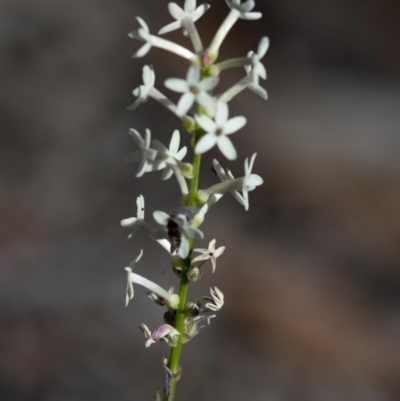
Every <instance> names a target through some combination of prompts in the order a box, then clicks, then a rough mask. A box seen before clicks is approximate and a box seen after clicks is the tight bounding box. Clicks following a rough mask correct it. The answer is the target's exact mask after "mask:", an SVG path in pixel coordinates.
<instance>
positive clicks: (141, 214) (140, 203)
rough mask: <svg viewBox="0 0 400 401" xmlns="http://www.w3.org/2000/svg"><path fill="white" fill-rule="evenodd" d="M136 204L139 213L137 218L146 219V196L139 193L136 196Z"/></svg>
mask: <svg viewBox="0 0 400 401" xmlns="http://www.w3.org/2000/svg"><path fill="white" fill-rule="evenodd" d="M136 206H137V213H136V216H137V218H138V219H144V197H143V195H139V196H138V197H137V198H136Z"/></svg>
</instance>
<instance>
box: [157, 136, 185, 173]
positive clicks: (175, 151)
mask: <svg viewBox="0 0 400 401" xmlns="http://www.w3.org/2000/svg"><path fill="white" fill-rule="evenodd" d="M180 141H181V136H180V134H179V131H178V130H177V129H176V130H175V131H174V132H173V134H172V137H171V142H170V143H169V149H167V148H166V147H165V146H164V145H163V144H162V143H161V142H160V141H158V140H157V139H154V140H153V141H152V143H151V144H152V146H153V148H155V149H156V150H158V151H160V152H163V153H165V154H166V155H168V156H169V157H170V158H173V159H175V160H178V161H181V160H182V159H183V158H184V157H185V156H186V152H187V148H186V146H184V147H183V148H182V149H181V150H179V144H180ZM163 166H164V167H163V172H162V175H161V179H163V180H168V178H170V177H171V175H172V174H173V170H172V168H171V165H170V163H168V161H167V162H166V163H165V164H164V165H163Z"/></svg>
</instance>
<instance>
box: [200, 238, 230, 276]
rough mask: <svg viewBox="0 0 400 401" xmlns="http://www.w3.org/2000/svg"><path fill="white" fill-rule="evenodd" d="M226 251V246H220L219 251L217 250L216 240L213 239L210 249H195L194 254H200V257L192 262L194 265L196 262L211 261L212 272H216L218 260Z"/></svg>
mask: <svg viewBox="0 0 400 401" xmlns="http://www.w3.org/2000/svg"><path fill="white" fill-rule="evenodd" d="M224 251H225V247H224V246H220V247H219V248H218V249H215V239H213V240H212V241H211V242H210V243H209V245H208V249H194V250H193V252H199V253H200V255H198V256H196V257H195V258H194V259H193V260H192V264H194V263H196V262H205V261H206V260H208V259H210V260H211V263H212V271H213V273H214V272H215V269H216V267H217V258H218V257H219V256H221V255H222V253H223V252H224Z"/></svg>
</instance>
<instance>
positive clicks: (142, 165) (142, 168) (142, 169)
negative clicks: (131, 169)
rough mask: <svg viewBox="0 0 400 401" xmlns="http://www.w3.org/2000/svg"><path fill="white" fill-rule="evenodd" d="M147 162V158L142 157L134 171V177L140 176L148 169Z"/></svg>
mask: <svg viewBox="0 0 400 401" xmlns="http://www.w3.org/2000/svg"><path fill="white" fill-rule="evenodd" d="M148 167H149V163H147V160H145V159H142V160H141V162H140V163H139V167H138V171H137V173H136V177H138V178H139V177H141V176H142V175H143V174H144V173H146V171H148Z"/></svg>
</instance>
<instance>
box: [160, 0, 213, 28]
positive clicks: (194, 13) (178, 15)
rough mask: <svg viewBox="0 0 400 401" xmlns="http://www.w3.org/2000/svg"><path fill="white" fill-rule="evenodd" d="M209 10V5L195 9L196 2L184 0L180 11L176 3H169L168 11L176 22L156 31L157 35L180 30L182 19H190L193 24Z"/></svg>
mask: <svg viewBox="0 0 400 401" xmlns="http://www.w3.org/2000/svg"><path fill="white" fill-rule="evenodd" d="M209 8H210V5H209V4H202V5H201V6H199V7H197V8H196V0H185V6H184V10H182V8H181V7H179V6H178V4H176V3H169V4H168V11H169V13H170V14H171V16H172V18H175V19H176V21H175V22H171V23H170V24H168V25H166V26H164V28H161V29H160V30H159V31H158V34H159V35H163V34H164V33H167V32H172V31H175V30H176V29H179V28H181V27H182V20H183V19H184V18H191V19H192V21H193V22H195V21H197V20H198V19H199V18H200V17H201V16H202V15H203V14H204V13H205V12H206V11H207V10H208V9H209Z"/></svg>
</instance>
